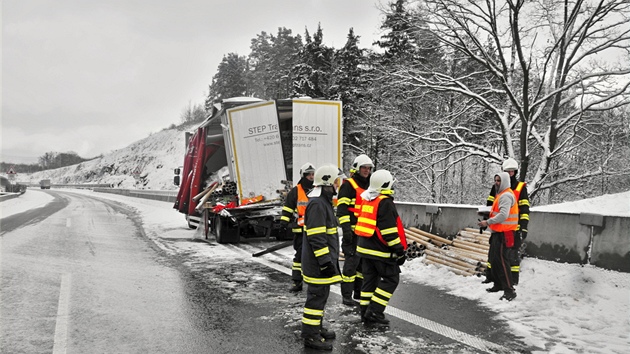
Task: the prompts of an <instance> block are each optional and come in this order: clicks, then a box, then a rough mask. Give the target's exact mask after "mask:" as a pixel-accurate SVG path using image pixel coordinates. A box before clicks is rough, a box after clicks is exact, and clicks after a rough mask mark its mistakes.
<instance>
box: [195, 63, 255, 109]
mask: <svg viewBox="0 0 630 354" xmlns="http://www.w3.org/2000/svg"><path fill="white" fill-rule="evenodd" d="M248 94H249V91H248V87H247V59H246V58H245V57H243V56H239V55H238V54H236V53H229V54H228V55H227V56H224V57H223V60H222V61H221V63H220V64H219V67H218V70H217V73H216V74H215V75H214V76H213V77H212V84H211V85H210V92H209V93H208V100H206V109H208V102H212V101H215V100H221V99H225V98H230V97H238V96H248Z"/></svg>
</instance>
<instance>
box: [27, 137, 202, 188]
mask: <svg viewBox="0 0 630 354" xmlns="http://www.w3.org/2000/svg"><path fill="white" fill-rule="evenodd" d="M185 129H188V130H191V129H194V128H192V127H190V126H188V127H183V128H176V129H165V130H162V131H160V132H158V133H155V134H152V135H150V136H148V137H147V138H144V139H142V140H139V141H136V142H135V143H132V144H131V145H129V146H127V147H126V148H123V149H119V150H115V151H112V152H111V153H109V154H106V155H104V156H103V157H101V158H96V159H94V160H90V161H86V162H82V163H80V164H77V165H72V166H67V167H62V168H58V169H55V170H48V171H42V172H37V173H33V174H31V175H26V174H21V175H19V176H18V181H20V182H28V183H35V184H37V183H39V181H40V180H42V179H46V178H49V179H50V180H51V182H52V183H53V184H82V183H99V184H101V183H107V184H113V185H114V186H115V187H117V188H130V189H132V188H138V189H154V190H176V189H177V188H178V187H177V186H175V185H174V184H173V176H174V175H173V169H175V168H177V167H179V166H182V165H183V163H184V154H185V152H186V146H185V141H184V136H185V131H186V130H185ZM136 170H138V171H140V174H139V177H140V178H139V179H138V182H137V183H136V178H134V172H135V171H136Z"/></svg>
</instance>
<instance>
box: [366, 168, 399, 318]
mask: <svg viewBox="0 0 630 354" xmlns="http://www.w3.org/2000/svg"><path fill="white" fill-rule="evenodd" d="M393 184H394V178H393V177H392V174H391V173H390V172H389V171H387V170H378V171H376V172H374V173H373V174H372V177H371V178H370V187H369V188H368V189H367V190H366V191H364V192H363V193H362V195H361V198H362V200H363V204H362V205H361V213H360V214H359V218H358V220H357V224H356V228H355V230H354V232H355V234H356V235H357V236H358V239H359V240H358V245H357V253H358V254H359V255H360V256H361V258H362V260H361V262H362V263H361V270H362V271H363V287H362V288H361V302H360V308H361V319H362V321H364V322H365V323H367V324H369V323H375V324H388V323H389V320H388V319H387V318H385V314H384V312H385V308H386V307H387V304H388V302H389V299H390V298H391V297H392V295H393V294H394V291H395V290H396V288H397V287H398V283H399V282H400V275H399V274H400V266H401V265H402V264H403V263H404V262H405V250H406V249H407V238H406V237H405V231H404V228H403V225H402V221H401V220H400V216H398V211H397V210H396V205H395V204H394V199H393V194H394V191H393V190H392V185H393Z"/></svg>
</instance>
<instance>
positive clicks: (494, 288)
mask: <svg viewBox="0 0 630 354" xmlns="http://www.w3.org/2000/svg"><path fill="white" fill-rule="evenodd" d="M501 290H503V289H501V287H500V286H496V285H495V286H493V287H491V288H488V289H486V291H487V292H489V293H498V292H499V291H501Z"/></svg>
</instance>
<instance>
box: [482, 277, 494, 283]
mask: <svg viewBox="0 0 630 354" xmlns="http://www.w3.org/2000/svg"><path fill="white" fill-rule="evenodd" d="M490 283H492V280H490V278H486V279H484V280H483V281H482V282H481V284H490Z"/></svg>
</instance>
